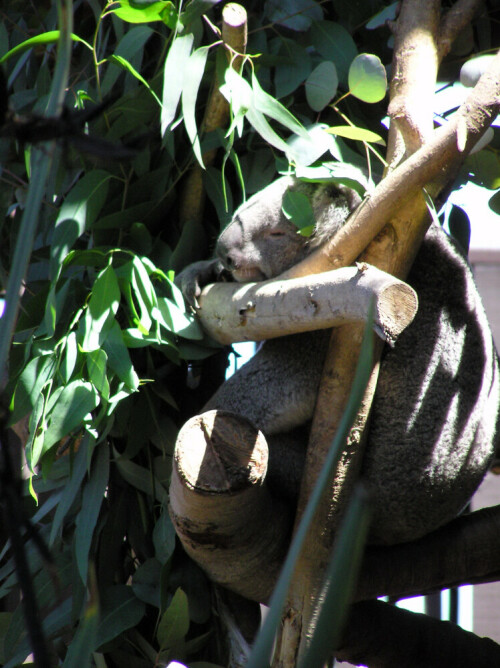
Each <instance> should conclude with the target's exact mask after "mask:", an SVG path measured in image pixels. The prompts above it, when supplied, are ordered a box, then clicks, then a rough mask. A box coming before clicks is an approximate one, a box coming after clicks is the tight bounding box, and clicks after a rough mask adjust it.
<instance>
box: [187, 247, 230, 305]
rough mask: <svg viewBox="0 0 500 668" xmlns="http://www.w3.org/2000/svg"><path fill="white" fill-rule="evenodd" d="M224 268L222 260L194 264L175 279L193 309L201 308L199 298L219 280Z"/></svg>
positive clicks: (202, 261)
mask: <svg viewBox="0 0 500 668" xmlns="http://www.w3.org/2000/svg"><path fill="white" fill-rule="evenodd" d="M223 270H224V267H223V266H222V263H221V262H220V260H216V259H213V260H201V261H200V262H193V264H190V265H188V266H187V267H186V268H185V269H183V270H182V271H181V272H180V274H178V275H177V276H176V277H175V284H176V285H177V287H178V288H180V290H181V292H182V294H183V295H184V298H185V300H186V301H187V302H188V304H190V306H192V307H193V308H199V304H198V297H199V296H200V295H201V291H202V290H203V288H204V287H205V285H208V284H209V283H215V282H216V281H217V280H219V278H220V276H221V274H222V272H223Z"/></svg>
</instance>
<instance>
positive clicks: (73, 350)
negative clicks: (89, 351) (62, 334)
mask: <svg viewBox="0 0 500 668" xmlns="http://www.w3.org/2000/svg"><path fill="white" fill-rule="evenodd" d="M77 358H78V345H77V343H76V333H75V332H70V333H69V334H68V336H67V337H66V342H65V346H64V355H63V359H62V362H61V366H60V367H59V371H60V373H61V376H62V379H63V382H64V383H67V382H69V379H70V378H71V376H72V374H73V371H74V370H75V366H76V360H77Z"/></svg>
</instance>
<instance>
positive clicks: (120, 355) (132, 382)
mask: <svg viewBox="0 0 500 668" xmlns="http://www.w3.org/2000/svg"><path fill="white" fill-rule="evenodd" d="M102 347H103V349H104V351H105V353H106V355H107V356H108V366H109V367H110V368H111V369H112V370H113V371H114V372H115V373H116V375H117V376H118V378H119V379H120V380H122V381H123V382H124V383H125V385H126V386H127V387H128V388H129V389H130V390H132V391H135V390H137V389H138V388H139V378H138V376H137V373H136V372H135V369H134V367H133V366H132V360H131V359H130V355H129V352H128V350H127V347H126V345H125V343H124V341H123V336H122V331H121V329H120V326H119V324H118V323H117V322H116V320H113V322H112V325H111V327H110V329H109V332H108V335H107V336H106V339H105V341H104V342H103V344H102Z"/></svg>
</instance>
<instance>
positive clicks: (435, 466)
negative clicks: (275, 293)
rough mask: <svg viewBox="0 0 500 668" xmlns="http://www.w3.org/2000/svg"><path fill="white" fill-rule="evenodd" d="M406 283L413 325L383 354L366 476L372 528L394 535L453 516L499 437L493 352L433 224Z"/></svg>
mask: <svg viewBox="0 0 500 668" xmlns="http://www.w3.org/2000/svg"><path fill="white" fill-rule="evenodd" d="M408 282H409V283H410V284H411V285H412V286H413V287H414V288H415V290H416V292H417V294H418V298H419V308H418V313H417V315H416V317H415V320H414V322H413V323H412V324H411V325H410V327H408V329H407V330H406V331H405V332H403V334H402V335H401V336H400V337H399V339H398V341H397V343H396V346H395V347H394V349H392V350H391V349H388V350H387V351H386V354H385V356H384V358H383V361H382V365H381V370H380V376H379V381H378V385H377V392H376V395H375V399H374V403H373V411H372V421H371V425H370V432H369V446H368V448H367V452H366V456H365V460H364V474H365V476H366V478H367V479H368V480H369V483H370V485H371V486H372V488H373V491H374V495H373V499H374V522H373V526H372V535H373V537H375V538H378V539H379V540H380V541H382V542H401V541H404V540H408V539H411V538H414V537H415V536H418V535H421V534H423V533H426V532H427V531H429V527H431V528H433V527H437V526H439V525H440V524H442V523H443V522H444V521H447V520H449V519H451V518H453V517H455V516H456V515H457V514H458V513H460V512H461V511H462V510H463V508H464V506H465V505H466V504H467V502H468V500H469V499H470V497H471V495H472V494H473V493H474V491H475V490H476V488H477V487H478V485H479V483H480V482H481V480H482V478H483V476H484V474H485V472H486V471H487V469H488V467H489V464H490V461H491V458H492V456H493V454H494V450H495V445H496V443H498V439H499V430H500V421H499V410H500V389H499V371H498V357H497V354H496V351H495V347H494V344H493V340H492V335H491V331H490V327H489V324H488V321H487V318H486V315H485V312H484V309H483V306H482V303H481V299H480V297H479V294H478V292H477V288H476V286H475V283H474V280H473V277H472V273H471V271H470V269H469V267H468V265H467V263H466V261H465V260H464V259H463V257H462V255H461V253H460V252H459V251H458V250H457V249H456V247H455V245H454V243H453V242H452V241H451V240H450V238H449V237H448V236H447V235H446V234H445V233H444V232H443V231H442V230H441V229H440V228H438V227H437V226H435V225H433V226H432V227H431V229H430V230H429V232H428V233H427V235H426V238H425V240H424V242H423V244H422V247H421V249H420V251H419V253H418V255H417V258H416V260H415V263H414V265H413V268H412V270H411V273H410V275H409V277H408Z"/></svg>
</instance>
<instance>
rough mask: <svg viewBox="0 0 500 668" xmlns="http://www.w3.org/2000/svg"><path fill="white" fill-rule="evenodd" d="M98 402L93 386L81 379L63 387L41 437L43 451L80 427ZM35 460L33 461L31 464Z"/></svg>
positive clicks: (34, 463)
mask: <svg viewBox="0 0 500 668" xmlns="http://www.w3.org/2000/svg"><path fill="white" fill-rule="evenodd" d="M98 404H99V395H98V394H97V392H96V390H95V388H94V387H93V386H92V385H91V384H90V383H87V382H84V381H82V380H73V381H72V382H71V383H69V384H68V385H66V386H65V387H63V389H62V392H61V393H60V395H59V397H58V399H57V403H56V404H55V406H54V408H53V409H52V411H51V413H50V415H49V416H48V427H47V431H46V432H45V434H44V438H43V452H46V451H47V450H48V449H49V448H51V447H52V446H53V445H54V444H55V443H57V442H58V441H60V440H61V439H62V438H63V437H64V436H67V435H68V434H69V433H70V432H72V431H73V429H76V428H77V427H81V425H82V423H83V421H84V418H85V417H86V416H87V415H88V414H89V413H90V412H91V411H93V410H94V408H96V407H97V406H98ZM35 465H36V462H33V466H35Z"/></svg>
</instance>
